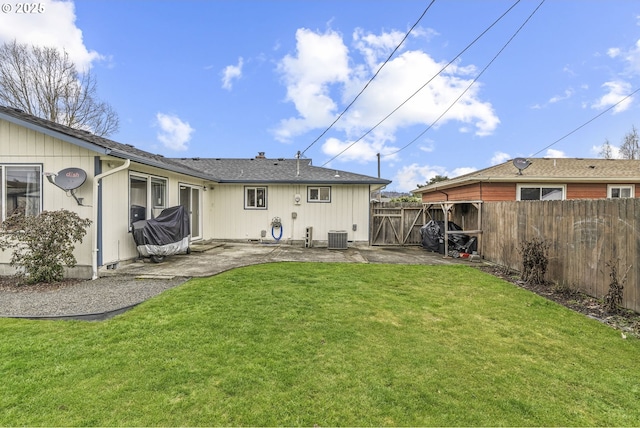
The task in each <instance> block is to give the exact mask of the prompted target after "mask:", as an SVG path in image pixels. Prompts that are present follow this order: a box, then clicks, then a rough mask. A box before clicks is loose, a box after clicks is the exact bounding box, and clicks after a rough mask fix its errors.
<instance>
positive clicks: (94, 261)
mask: <svg viewBox="0 0 640 428" xmlns="http://www.w3.org/2000/svg"><path fill="white" fill-rule="evenodd" d="M129 165H131V159H125V161H124V163H123V164H122V165H120V166H119V167H117V168H114V169H111V170H109V171H107V172H103V173H102V174H98V175H96V176H95V177H93V204H92V207H93V220H94V227H93V239H92V241H91V244H92V245H93V255H92V269H93V276H92V277H91V279H92V280H93V279H98V278H99V277H98V251H99V249H98V226H99V225H98V186H100V180H102V179H103V178H104V177H106V176H108V175H111V174H115V173H116V172H120V171H122V170H123V169H127V168H129Z"/></svg>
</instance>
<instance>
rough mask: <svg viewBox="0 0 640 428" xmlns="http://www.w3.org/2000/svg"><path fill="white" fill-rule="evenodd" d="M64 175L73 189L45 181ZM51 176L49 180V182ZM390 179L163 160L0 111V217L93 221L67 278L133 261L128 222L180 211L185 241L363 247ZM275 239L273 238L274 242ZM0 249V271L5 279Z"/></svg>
mask: <svg viewBox="0 0 640 428" xmlns="http://www.w3.org/2000/svg"><path fill="white" fill-rule="evenodd" d="M60 172H62V173H63V174H62V175H65V176H67V177H70V182H71V185H70V186H69V187H74V188H73V189H72V190H66V191H65V189H66V187H65V189H61V188H59V187H58V186H56V184H54V183H58V184H59V182H57V181H56V179H54V177H56V175H58V173H60ZM56 178H57V177H56ZM389 183H390V181H389V180H384V179H380V178H375V177H369V176H364V175H359V174H352V173H349V172H345V171H338V170H335V169H328V168H320V167H315V166H312V165H311V160H310V159H268V158H266V157H265V156H264V154H263V153H261V154H260V155H259V156H257V157H256V158H255V159H198V158H195V159H172V158H165V157H163V156H161V155H155V154H151V153H148V152H145V151H142V150H138V149H136V148H135V147H133V146H131V145H128V144H121V143H118V142H115V141H112V140H108V139H105V138H101V137H98V136H96V135H93V134H91V133H89V132H86V131H81V130H76V129H72V128H69V127H66V126H63V125H59V124H56V123H53V122H50V121H47V120H43V119H40V118H37V117H34V116H31V115H29V114H26V113H24V112H22V111H20V110H16V109H13V108H8V107H1V106H0V220H4V219H6V218H7V216H9V215H11V214H12V213H13V212H14V211H15V210H17V209H18V210H24V212H26V213H27V214H28V215H35V214H37V213H39V212H41V211H44V210H47V211H54V210H59V209H66V210H69V211H74V212H76V213H78V215H80V216H81V217H83V218H89V219H90V220H92V222H93V224H92V226H91V227H90V228H89V231H88V233H87V235H86V237H85V239H84V240H83V242H82V243H81V244H79V245H77V247H76V251H75V255H76V259H77V260H78V266H77V267H76V268H75V269H73V270H72V271H70V272H69V276H74V277H83V278H84V277H96V276H97V275H98V268H99V267H102V266H106V267H117V265H118V263H120V262H122V261H127V260H132V259H135V258H137V257H138V253H137V250H136V247H135V243H134V241H133V238H132V236H131V233H130V228H131V223H132V222H133V221H136V220H139V219H142V218H153V217H154V216H156V215H158V214H159V213H160V212H161V211H162V210H163V209H164V208H168V207H171V206H175V205H184V206H185V207H187V208H188V210H189V212H190V216H191V239H192V241H198V240H209V239H214V240H235V241H248V240H252V241H253V240H255V241H258V240H267V241H273V240H274V238H273V236H272V226H271V225H272V222H273V221H274V219H275V218H276V217H278V218H279V219H280V221H281V225H282V227H281V228H280V230H278V233H277V236H276V238H280V239H282V241H284V242H300V243H303V242H305V239H307V238H308V235H307V233H308V231H309V229H308V228H312V229H311V230H312V233H313V240H314V241H315V242H316V243H319V244H320V245H322V244H323V243H326V242H327V237H328V233H329V232H330V231H333V230H340V231H343V230H344V231H346V232H347V234H348V236H347V237H348V241H350V242H361V243H368V241H369V216H370V210H369V200H370V194H371V192H373V191H376V190H378V189H380V188H383V187H384V186H386V185H387V184H389ZM280 232H282V236H280ZM9 259H10V254H8V253H7V252H5V253H1V252H0V274H7V273H11V272H12V269H10V268H9V267H8V261H9Z"/></svg>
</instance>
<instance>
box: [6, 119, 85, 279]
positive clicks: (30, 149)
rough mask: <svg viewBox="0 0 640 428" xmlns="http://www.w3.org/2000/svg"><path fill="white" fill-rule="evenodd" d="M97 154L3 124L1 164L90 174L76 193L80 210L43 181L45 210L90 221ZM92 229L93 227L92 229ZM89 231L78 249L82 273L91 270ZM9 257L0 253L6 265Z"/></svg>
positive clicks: (24, 129) (62, 193)
mask: <svg viewBox="0 0 640 428" xmlns="http://www.w3.org/2000/svg"><path fill="white" fill-rule="evenodd" d="M94 156H95V153H94V152H91V151H89V150H86V149H84V148H81V147H78V146H74V145H71V144H68V143H65V142H64V141H61V140H58V139H55V138H53V137H50V136H48V135H45V134H42V133H39V132H36V131H32V130H29V129H27V128H24V127H21V126H17V125H15V124H12V123H10V122H7V121H4V120H0V163H1V164H32V165H33V164H39V165H42V172H43V173H45V172H53V173H57V172H58V171H60V170H62V169H64V168H69V167H76V168H82V169H83V170H84V171H86V172H87V175H88V177H87V181H86V182H85V183H84V184H83V185H82V186H80V187H79V188H78V189H77V191H76V196H77V197H78V198H83V204H84V205H86V206H79V205H78V204H77V203H76V201H75V199H74V198H73V197H71V195H67V194H66V193H65V192H64V191H63V190H62V189H59V188H58V187H56V186H54V185H53V184H51V183H49V182H48V181H47V179H46V178H45V177H44V176H43V177H42V188H41V195H42V209H43V210H59V209H66V210H69V211H74V212H76V213H77V214H78V215H79V216H80V217H82V218H91V216H92V209H91V207H90V205H91V204H92V180H91V176H92V173H93V168H94V167H93V165H94ZM91 227H93V225H92V226H91ZM91 227H89V229H88V230H87V235H86V236H85V239H84V240H83V242H82V243H80V244H78V245H76V250H75V256H76V259H77V261H78V265H79V267H80V269H82V268H83V267H84V268H85V269H84V270H86V267H90V266H91V255H92V250H91V236H92V229H91ZM9 259H10V254H9V253H7V252H4V253H2V252H0V263H7V262H8V261H9Z"/></svg>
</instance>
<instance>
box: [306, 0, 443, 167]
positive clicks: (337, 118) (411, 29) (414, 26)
mask: <svg viewBox="0 0 640 428" xmlns="http://www.w3.org/2000/svg"><path fill="white" fill-rule="evenodd" d="M435 2H436V0H431V3H429V6H427V8H426V9H425V10H424V12H422V15H420V18H418V20H417V21H416V23H415V24H413V26H412V27H411V28H410V29H409V31H407V33H406V34H405V36H404V37H403V39H402V40H401V41H400V43H399V44H398V46H396V48H395V49H394V50H393V52H391V54H390V55H389V57H387V59H386V60H385V61H384V62H383V63H382V65H381V66H380V67H379V68H378V71H376V72H375V74H374V75H373V76H372V77H371V79H369V81H368V82H367V84H366V85H364V87H363V88H362V89H361V90H360V92H359V93H358V95H356V97H355V98H354V99H353V101H351V102H350V103H349V105H348V106H347V107H346V108H345V109H344V110H343V111H342V113H340V114H339V115H338V117H336V119H335V120H334V121H333V122H332V123H331V125H329V127H328V128H327V129H325V130H324V131H323V132H322V134H320V135H319V136H318V138H316V139H315V140H313V142H312V143H311V144H309V146H307V148H306V149H304V150H303V151H302V152H298V155H297V156H302V155H304V154H305V152H306V151H307V150H309V149H310V148H311V146H313V145H314V144H315V143H317V142H318V141H319V140H320V138H322V137H323V136H324V135H325V134H326V133H327V132H329V130H330V129H331V128H333V125H335V124H336V123H337V122H338V121H339V120H340V119H341V118H342V116H343V115H344V114H345V113H346V112H347V110H349V108H351V106H352V105H353V104H354V103H355V102H356V100H357V99H358V98H360V95H362V93H363V92H364V91H365V90H366V89H367V87H368V86H369V84H370V83H371V82H373V79H375V78H376V77H377V76H378V74H379V73H380V71H381V70H382V68H383V67H384V66H385V65H387V63H388V62H389V61H390V60H391V57H393V55H394V54H395V53H396V51H397V50H398V49H400V46H402V44H403V43H404V42H405V40H407V37H409V34H411V32H412V31H413V29H414V28H416V26H417V25H418V24H419V23H420V21H421V20H422V18H424V16H425V15H426V14H427V11H428V10H429V9H430V8H431V6H433V4H434V3H435Z"/></svg>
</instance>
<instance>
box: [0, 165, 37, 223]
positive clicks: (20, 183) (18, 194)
mask: <svg viewBox="0 0 640 428" xmlns="http://www.w3.org/2000/svg"><path fill="white" fill-rule="evenodd" d="M0 183H1V185H0V217H1V219H2V220H6V218H7V217H9V216H10V215H12V214H14V213H23V214H25V215H29V216H33V215H37V214H39V213H40V211H42V195H41V189H42V166H41V165H0Z"/></svg>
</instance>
